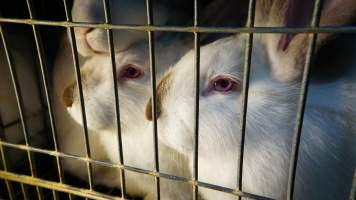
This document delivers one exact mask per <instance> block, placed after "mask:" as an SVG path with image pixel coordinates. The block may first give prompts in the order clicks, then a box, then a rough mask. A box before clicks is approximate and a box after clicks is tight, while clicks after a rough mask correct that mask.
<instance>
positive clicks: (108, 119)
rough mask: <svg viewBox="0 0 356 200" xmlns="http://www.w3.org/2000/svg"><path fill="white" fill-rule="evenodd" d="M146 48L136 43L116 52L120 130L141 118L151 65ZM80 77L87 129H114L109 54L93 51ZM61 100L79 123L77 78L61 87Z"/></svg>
mask: <svg viewBox="0 0 356 200" xmlns="http://www.w3.org/2000/svg"><path fill="white" fill-rule="evenodd" d="M146 49H147V46H146V45H139V46H137V48H132V49H130V50H128V51H125V52H121V53H118V54H116V56H115V61H116V71H117V73H116V74H115V76H116V78H117V86H118V88H117V90H118V93H119V102H120V115H121V116H120V117H121V122H122V128H123V131H125V128H126V126H129V123H136V122H137V121H138V120H141V121H143V120H144V118H142V119H140V116H141V115H143V114H141V113H144V107H145V106H144V103H145V101H144V100H143V99H147V97H148V96H149V94H150V93H149V92H150V90H149V88H150V66H149V62H148V58H147V57H148V54H147V51H146ZM81 79H82V87H83V95H84V102H85V113H86V117H87V121H88V127H89V129H91V130H112V129H114V128H115V120H116V118H115V96H114V82H113V73H112V62H111V58H110V56H108V55H96V56H93V57H91V58H90V59H88V60H87V61H86V62H85V64H84V66H83V67H82V68H81ZM62 100H63V103H64V104H65V105H66V107H67V109H68V111H69V113H70V114H71V116H72V117H73V118H74V119H75V120H76V121H77V122H78V123H80V124H82V117H81V106H80V100H79V93H78V86H77V83H76V81H74V80H73V81H72V82H71V83H70V84H68V86H67V87H66V88H65V89H64V90H63V91H62ZM133 127H135V126H133Z"/></svg>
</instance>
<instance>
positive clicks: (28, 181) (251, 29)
mask: <svg viewBox="0 0 356 200" xmlns="http://www.w3.org/2000/svg"><path fill="white" fill-rule="evenodd" d="M26 3H27V9H28V13H29V18H28V19H16V18H5V17H0V33H1V42H2V44H3V46H4V49H5V53H6V58H7V62H8V65H9V69H10V72H11V79H12V85H13V87H14V90H15V93H16V100H17V105H18V110H19V114H20V119H19V120H18V121H16V122H13V123H14V124H20V125H21V127H22V131H23V134H24V138H25V144H13V143H10V142H7V141H5V140H0V153H1V158H2V163H1V170H0V191H1V192H0V193H2V194H6V195H7V196H5V197H3V198H8V199H11V200H12V199H48V198H49V199H62V198H67V199H74V198H75V199H77V198H79V197H83V198H85V199H126V198H127V196H126V190H125V176H124V173H125V172H126V171H132V172H136V173H141V174H147V175H150V176H152V177H154V179H155V183H156V193H157V195H156V197H157V199H160V193H161V191H160V180H161V179H169V180H173V181H179V182H186V183H188V184H191V186H192V188H193V197H192V198H193V199H198V187H204V188H209V189H213V190H217V191H221V192H225V193H230V194H233V195H235V196H236V197H237V198H238V199H241V198H251V199H269V198H268V197H263V196H259V195H255V194H250V193H247V192H244V191H243V188H242V177H243V171H242V166H243V162H242V161H243V156H244V154H243V152H244V138H245V137H244V136H245V124H246V113H247V103H246V102H247V100H248V99H247V97H248V95H247V94H248V88H249V72H250V63H251V52H252V46H253V44H252V43H253V42H252V41H253V34H254V33H306V34H309V45H308V50H307V59H306V63H305V71H304V74H303V78H302V89H301V94H300V98H299V109H298V113H297V119H296V120H297V121H296V127H295V132H294V136H293V146H292V156H291V160H290V162H291V165H290V166H291V167H290V171H289V181H288V199H293V192H294V190H293V189H294V182H295V175H296V166H297V158H298V148H299V144H300V135H301V128H302V123H303V113H304V109H305V102H306V94H307V91H308V81H309V71H310V65H311V63H312V60H313V54H314V50H315V44H316V39H317V34H318V33H356V27H353V26H340V27H319V20H320V12H321V5H322V0H316V3H315V4H314V11H313V16H312V23H311V25H310V26H309V27H299V28H288V27H255V26H254V10H255V4H256V2H255V0H250V1H249V8H248V20H247V25H246V26H245V27H236V28H230V27H204V26H200V24H199V9H198V8H199V1H198V0H194V2H192V3H194V24H193V26H156V25H154V22H153V18H152V12H153V11H152V3H151V1H150V0H146V7H147V25H121V24H112V23H111V17H110V8H109V2H108V0H103V2H102V3H103V5H104V13H105V23H84V22H73V21H72V17H71V13H70V11H69V6H68V2H67V1H66V0H63V5H64V9H65V16H66V21H50V20H40V19H36V17H35V15H34V13H33V8H32V1H31V0H26ZM5 24H23V25H27V26H30V27H31V29H32V32H33V37H34V40H35V44H36V53H37V56H38V60H39V67H40V75H41V76H40V79H41V84H42V86H41V87H43V88H44V97H45V99H46V105H44V106H45V108H44V112H48V116H49V119H48V120H49V124H50V127H49V129H48V130H47V131H48V132H50V133H51V135H52V139H53V143H54V149H53V150H47V149H41V148H38V147H34V146H32V145H31V144H30V142H29V136H28V127H27V126H28V124H27V121H26V119H25V116H24V114H23V102H22V101H23V100H22V99H21V90H20V89H19V86H18V77H17V74H16V70H15V68H14V67H13V60H11V59H12V57H11V52H10V50H9V48H8V42H7V34H6V30H5V28H4V25H5ZM42 26H48V27H52V26H56V27H64V28H66V29H67V32H68V35H69V39H70V44H71V50H72V54H73V63H74V67H75V77H76V83H77V85H78V92H79V96H80V103H81V109H82V113H83V114H82V119H83V124H84V138H85V144H86V145H85V147H86V156H85V157H80V156H75V155H70V154H65V153H62V152H60V151H59V150H58V144H57V135H56V124H55V121H54V119H53V118H54V111H53V105H52V103H51V94H50V92H49V87H50V86H49V80H48V79H49V78H48V76H49V75H48V72H47V71H48V70H47V67H46V66H45V65H46V62H45V55H44V53H43V43H42V41H41V37H40V34H39V27H42ZM76 27H90V28H102V29H105V30H106V31H107V36H108V46H109V50H110V56H111V63H112V71H113V80H114V86H115V88H116V87H117V81H116V76H115V74H116V64H115V51H114V44H113V32H112V31H113V30H135V31H143V32H147V35H148V44H149V64H150V67H151V86H152V91H151V92H152V96H153V101H152V107H153V111H152V116H153V124H154V126H153V134H154V135H153V136H154V137H153V138H154V150H155V154H154V155H155V157H154V158H155V167H154V170H153V171H150V170H145V169H138V168H134V167H130V166H126V165H125V163H124V158H123V150H122V141H121V129H120V109H119V106H118V105H119V96H118V92H117V90H115V102H116V109H115V111H116V119H117V120H116V123H117V127H118V142H119V149H118V151H119V153H120V158H121V159H120V162H119V164H114V163H109V162H103V161H98V160H94V159H92V158H91V152H90V148H89V142H88V128H87V125H86V124H87V123H86V116H85V106H84V99H83V91H82V85H81V76H80V66H79V59H78V53H77V46H76V40H75V33H74V28H76ZM156 31H162V32H187V33H191V34H192V35H193V36H194V51H195V73H196V77H195V83H196V84H195V89H196V98H195V99H196V100H195V146H194V171H193V176H192V178H191V179H188V178H184V177H179V176H174V175H171V174H165V173H162V172H160V171H159V159H158V141H157V116H156V101H157V100H156V95H155V94H156V87H155V86H156V75H155V59H154V58H155V55H154V40H153V38H154V33H155V32H156ZM201 33H244V34H246V41H247V43H246V46H245V57H244V59H245V60H244V69H245V70H244V81H243V90H242V96H243V104H242V111H243V112H242V117H241V121H240V123H241V125H242V129H241V135H242V139H241V149H240V152H241V153H240V158H237V160H240V161H241V162H239V165H238V166H239V171H238V174H239V179H237V182H238V187H237V188H236V189H230V188H225V187H222V186H218V185H213V184H209V183H205V182H201V181H199V180H198V144H199V141H198V138H199V137H198V135H199V95H198V94H199V92H198V91H199V71H200V69H199V64H200V55H199V54H200V44H199V38H200V34H201ZM0 122H1V120H0ZM7 126H11V124H0V132H3V131H4V128H6V127H7ZM7 148H11V149H16V150H21V151H24V152H25V153H26V155H27V156H26V157H27V159H28V161H27V162H28V167H29V171H30V173H29V174H19V173H16V172H12V171H10V170H9V169H8V167H7V165H8V163H7V160H8V158H7V157H6V156H7V154H6V149H7ZM34 154H41V155H46V156H50V157H52V158H53V159H54V163H55V164H54V166H55V167H54V169H55V170H56V172H54V173H56V174H57V176H58V179H56V180H48V179H46V178H44V177H39V176H37V173H36V172H37V171H36V170H37V166H36V164H35V162H34V158H33V157H34ZM62 158H67V159H75V160H79V161H81V162H84V163H86V167H87V173H88V180H89V181H88V185H86V186H85V187H82V188H81V187H76V186H72V185H69V184H67V183H66V181H65V180H64V175H63V174H64V173H63V171H62V166H61V162H60V159H62ZM93 165H101V166H105V167H109V168H117V169H119V170H120V180H121V182H120V185H121V194H118V195H112V194H111V195H108V194H105V193H103V192H100V191H97V190H96V188H95V187H94V185H93V175H92V167H93ZM355 182H356V172H355V177H354V184H353V191H351V193H350V199H354V198H355V191H354V190H355V187H356V186H355V185H356V183H355Z"/></svg>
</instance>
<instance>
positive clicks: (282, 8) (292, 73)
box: [256, 0, 356, 81]
mask: <svg viewBox="0 0 356 200" xmlns="http://www.w3.org/2000/svg"><path fill="white" fill-rule="evenodd" d="M263 1H268V0H262V2H263ZM314 3H315V0H274V1H270V4H269V5H267V6H266V5H264V6H263V7H261V6H258V4H256V9H257V10H256V14H257V17H258V18H257V19H260V21H257V22H258V23H260V24H259V25H261V26H264V25H265V26H266V25H267V26H287V27H306V26H309V25H310V21H311V16H312V12H313V6H314ZM267 9H270V10H269V12H267V11H268V10H267ZM258 13H263V14H258ZM355 15H356V2H355V1H354V0H324V1H323V5H322V12H321V18H320V26H330V25H345V24H347V23H350V22H351V20H352V19H353V18H354V17H355ZM264 17H265V18H266V19H264V20H265V21H264V23H265V24H261V21H262V20H263V18H264ZM330 36H332V34H318V40H317V48H318V47H320V46H321V44H323V43H324V42H325V41H327V39H328V38H330ZM262 38H263V42H264V43H265V45H266V46H267V51H268V56H269V59H270V62H271V68H272V73H273V75H274V77H275V78H276V79H278V80H281V81H294V80H296V79H298V78H300V77H301V74H302V72H303V67H304V63H305V56H306V50H307V45H308V37H307V34H265V35H264V36H263V37H262Z"/></svg>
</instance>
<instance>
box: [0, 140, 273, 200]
mask: <svg viewBox="0 0 356 200" xmlns="http://www.w3.org/2000/svg"><path fill="white" fill-rule="evenodd" d="M0 145H2V146H6V147H10V148H15V149H20V150H25V151H27V150H29V151H31V152H35V153H42V154H46V155H50V156H59V157H61V158H70V159H75V160H80V161H83V162H90V163H91V164H96V165H101V166H105V167H110V168H118V169H124V170H128V171H131V172H136V173H141V174H146V175H150V176H154V177H161V178H164V179H169V180H173V181H180V182H186V183H188V184H191V185H195V186H199V187H204V188H209V189H213V190H216V191H220V192H224V193H229V194H233V195H236V196H241V197H247V198H252V199H261V200H262V199H263V200H264V199H270V198H267V197H263V196H259V195H255V194H250V193H246V192H242V191H239V190H234V189H230V188H226V187H222V186H218V185H214V184H209V183H205V182H201V181H194V180H191V179H189V178H185V177H180V176H175V175H171V174H166V173H162V172H154V171H151V170H146V169H140V168H136V167H132V166H128V165H120V164H115V163H110V162H104V161H99V160H94V159H90V158H86V157H80V156H75V155H71V154H65V153H61V152H56V151H51V150H46V149H41V148H36V147H31V146H26V145H21V144H12V143H9V142H4V141H0ZM0 172H2V171H1V170H0ZM0 178H1V176H0Z"/></svg>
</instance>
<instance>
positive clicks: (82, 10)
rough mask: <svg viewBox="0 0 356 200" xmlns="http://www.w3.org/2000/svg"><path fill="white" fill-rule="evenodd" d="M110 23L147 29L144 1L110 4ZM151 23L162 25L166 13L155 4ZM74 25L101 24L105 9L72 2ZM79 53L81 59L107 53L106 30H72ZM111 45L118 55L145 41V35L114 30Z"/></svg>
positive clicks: (86, 0)
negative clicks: (145, 27) (75, 23)
mask: <svg viewBox="0 0 356 200" xmlns="http://www.w3.org/2000/svg"><path fill="white" fill-rule="evenodd" d="M109 6H110V10H111V23H112V24H119V25H146V24H147V14H146V5H145V1H141V0H110V1H109ZM153 12H154V13H158V14H156V15H154V22H155V23H157V24H164V23H165V22H166V20H167V11H166V9H164V7H163V6H161V5H156V4H154V6H153ZM72 16H73V21H75V22H86V23H104V22H105V14H104V5H103V1H102V0H75V1H74V5H73V9H72ZM75 34H76V41H77V43H78V51H79V53H80V54H81V55H82V56H91V55H94V54H100V53H108V52H109V48H108V42H107V41H108V40H107V33H106V30H105V29H102V28H75ZM113 35H114V38H113V39H114V43H115V48H116V50H117V51H123V50H125V49H127V48H129V47H130V46H131V45H132V44H133V43H134V42H137V41H140V40H144V39H145V37H146V35H147V34H146V33H145V32H142V31H129V30H120V31H119V30H114V34H113Z"/></svg>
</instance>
